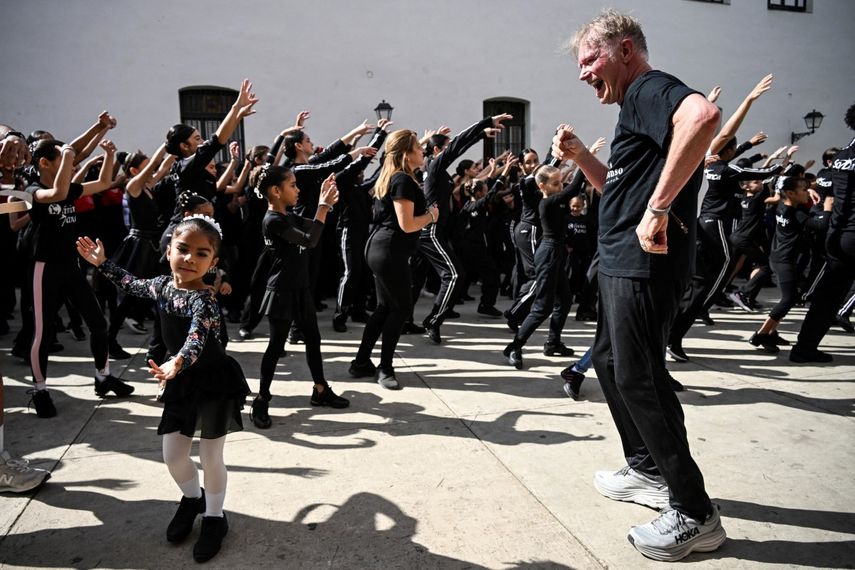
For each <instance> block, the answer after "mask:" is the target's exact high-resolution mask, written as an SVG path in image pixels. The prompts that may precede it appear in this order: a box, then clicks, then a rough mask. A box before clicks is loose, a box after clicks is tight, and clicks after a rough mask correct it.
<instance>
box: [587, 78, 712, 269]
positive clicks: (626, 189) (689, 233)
mask: <svg viewBox="0 0 855 570" xmlns="http://www.w3.org/2000/svg"><path fill="white" fill-rule="evenodd" d="M693 93H697V91H695V90H693V89H690V88H689V87H687V86H686V85H685V84H683V83H682V82H681V81H680V80H679V79H677V78H676V77H674V76H672V75H668V74H667V73H664V72H662V71H655V70H654V71H648V72H647V73H645V74H644V75H642V76H641V77H639V78H638V79H636V80H635V81H634V82H633V83H632V85H630V86H629V89H627V92H626V95H625V97H624V102H623V105H622V106H621V111H620V116H619V117H618V124H617V127H616V128H615V136H614V140H613V141H612V146H611V156H610V157H609V171H608V175H607V177H606V183H605V187H604V188H603V195H602V200H601V202H600V218H599V226H600V229H599V253H600V269H599V270H600V271H601V272H602V273H603V274H604V275H609V276H611V277H641V278H650V277H673V278H677V279H688V278H689V277H690V276H691V274H692V271H693V270H694V263H695V224H694V220H695V216H696V214H697V211H698V209H697V203H698V190H699V189H700V186H701V179H702V175H703V170H702V168H701V166H702V165H701V163H700V162H699V163H698V167H697V169H696V170H695V173H694V174H693V175H692V176H691V178H690V179H689V181H688V182H687V183H686V185H685V186H684V187H683V189H682V190H681V191H680V193H679V195H678V196H677V198H676V199H675V200H674V202H673V203H672V204H671V213H672V216H671V217H670V219H669V220H668V253H667V255H661V254H649V253H645V252H644V251H643V250H642V249H641V244H640V243H639V242H638V236H637V235H636V233H635V229H636V227H637V226H638V223H639V222H640V221H641V218H642V216H643V215H644V212H645V209H646V208H647V203H648V201H649V200H650V197H651V196H652V195H653V190H654V189H655V187H656V184H657V182H658V181H659V176H660V175H661V173H662V168H663V167H664V166H665V157H666V156H667V154H668V147H669V146H670V144H671V131H672V126H671V116H672V115H673V114H674V111H675V110H676V109H677V107H678V106H679V104H680V102H682V101H683V99H685V98H686V97H688V96H689V95H691V94H693ZM675 216H676V217H677V218H678V219H679V220H680V221H682V223H683V224H684V226H685V228H686V231H685V232H684V231H683V230H682V229H681V228H680V225H679V224H678V223H677V221H676V220H675V219H674V217H675Z"/></svg>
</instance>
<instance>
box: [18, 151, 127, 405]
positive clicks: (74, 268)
mask: <svg viewBox="0 0 855 570" xmlns="http://www.w3.org/2000/svg"><path fill="white" fill-rule="evenodd" d="M101 146H102V148H103V149H104V151H105V158H104V162H103V164H102V166H101V176H100V178H99V179H98V180H97V181H95V182H87V183H85V184H76V183H73V182H70V180H71V171H72V162H73V160H74V155H75V151H74V149H73V148H72V147H71V146H70V145H63V144H62V143H60V142H58V141H55V140H43V141H39V143H37V145H36V146H35V149H34V151H33V160H32V161H33V166H34V167H35V169H36V171H37V172H38V175H39V179H38V180H37V181H36V182H35V183H34V184H33V185H31V186H29V187H28V188H27V192H29V193H30V194H32V196H33V208H32V210H30V218H31V219H32V222H31V223H32V224H33V226H32V228H31V231H32V235H31V248H32V251H31V257H32V266H31V271H30V276H31V284H32V291H33V297H32V299H33V322H34V325H35V326H34V329H35V332H34V334H33V341H32V345H31V348H30V366H31V367H32V371H33V383H34V384H35V389H34V391H33V392H32V397H33V400H32V401H33V405H34V406H35V408H36V415H38V417H40V418H50V417H53V416H55V415H56V408H55V407H54V404H53V401H52V399H51V396H50V393H49V392H48V390H47V384H46V383H47V364H48V359H47V353H48V346H47V342H46V341H47V340H48V339H50V338H51V336H52V329H53V325H54V321H55V317H56V312H57V309H58V308H59V304H60V302H61V301H62V300H63V299H64V298H66V297H68V298H69V299H71V301H72V302H73V303H74V306H75V307H76V308H77V309H78V310H79V311H80V313H81V315H82V316H83V319H84V320H85V321H86V326H87V327H89V333H90V336H89V343H90V347H91V349H92V356H93V357H94V359H95V393H96V394H97V395H98V396H101V397H103V396H105V395H106V394H107V392H114V393H115V394H116V395H117V396H129V395H131V394H132V393H133V391H134V388H133V386H130V385H128V384H125V383H124V382H122V381H121V380H119V379H118V378H116V377H114V376H112V375H110V368H109V361H108V359H107V323H106V321H105V319H104V315H103V313H102V312H101V307H100V306H99V305H98V301H97V300H96V298H95V293H94V292H93V291H92V287H90V286H89V283H88V282H87V281H86V277H85V276H84V275H83V273H82V272H81V271H80V266H79V265H78V262H77V256H75V255H74V241H75V239H76V238H77V233H76V231H75V222H76V211H75V209H74V201H75V200H76V199H77V198H79V197H81V196H88V195H91V194H94V193H97V192H103V191H104V190H107V189H108V188H109V187H110V186H111V184H112V171H113V159H114V156H115V153H116V147H115V146H114V145H113V143H111V142H110V141H107V140H105V141H103V142H102V143H101Z"/></svg>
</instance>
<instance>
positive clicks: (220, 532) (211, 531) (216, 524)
mask: <svg viewBox="0 0 855 570" xmlns="http://www.w3.org/2000/svg"><path fill="white" fill-rule="evenodd" d="M228 533H229V522H228V521H227V520H226V514H225V513H223V516H221V517H202V529H201V530H200V531H199V540H197V541H196V544H194V545H193V560H195V561H196V562H207V561H208V560H210V559H211V558H213V557H214V556H216V555H217V552H219V551H220V547H221V546H222V545H223V539H224V538H225V537H226V535H227V534H228Z"/></svg>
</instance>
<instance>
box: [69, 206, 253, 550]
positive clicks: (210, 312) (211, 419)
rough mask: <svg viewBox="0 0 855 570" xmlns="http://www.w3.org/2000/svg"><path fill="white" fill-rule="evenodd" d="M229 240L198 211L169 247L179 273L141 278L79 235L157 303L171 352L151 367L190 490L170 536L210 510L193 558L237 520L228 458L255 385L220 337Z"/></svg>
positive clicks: (112, 273)
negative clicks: (232, 517)
mask: <svg viewBox="0 0 855 570" xmlns="http://www.w3.org/2000/svg"><path fill="white" fill-rule="evenodd" d="M221 242H222V235H221V234H220V230H219V226H218V225H217V223H216V222H215V221H214V220H213V218H209V217H207V216H190V217H188V218H186V219H185V220H184V221H183V222H181V223H180V224H178V225H177V226H176V228H175V231H174V232H173V234H172V241H171V242H170V244H169V249H168V250H167V258H168V260H169V267H170V270H171V272H172V275H171V276H166V275H164V276H160V277H155V278H153V279H138V278H136V277H134V276H133V275H131V274H130V273H127V272H126V271H125V270H123V269H122V268H120V267H119V266H117V265H116V264H115V263H113V262H111V261H109V260H107V259H106V257H105V256H104V246H103V244H102V243H101V241H100V240H99V241H98V242H97V243H95V242H93V241H92V240H91V239H90V238H88V237H82V238H80V239H78V240H77V251H78V253H79V254H80V255H81V256H82V257H83V258H84V259H85V260H86V261H88V262H89V263H91V264H92V265H94V266H96V267H98V269H99V270H100V271H101V273H102V274H103V275H104V276H106V277H107V278H109V279H110V280H111V281H113V283H115V284H116V286H117V287H119V288H120V289H122V291H124V292H125V294H127V295H135V296H138V297H148V298H150V299H153V300H154V301H155V303H156V304H157V309H158V317H159V319H160V321H161V330H162V333H163V339H164V341H165V343H166V346H167V349H168V350H169V353H170V354H171V355H172V356H171V358H169V360H167V361H166V362H163V363H162V364H160V365H158V364H156V363H155V362H154V361H153V360H151V361H149V365H150V366H151V369H150V372H151V374H152V375H153V376H154V377H155V378H156V379H157V380H158V381H160V382H161V383H162V384H165V389H164V393H163V398H162V400H163V403H164V406H163V415H162V417H161V420H160V425H159V426H158V428H157V433H158V434H159V435H162V436H163V460H164V462H165V463H166V466H167V468H168V469H169V474H170V475H171V476H172V478H173V479H174V480H175V482H176V483H177V484H178V487H179V488H180V489H181V492H182V493H183V497H182V499H181V504H180V505H179V507H178V511H177V512H176V513H175V516H174V517H173V518H172V521H171V522H170V523H169V526H168V528H167V529H166V539H167V540H168V541H169V542H173V543H175V542H181V541H182V540H184V539H185V538H187V535H189V534H190V532H191V530H192V529H193V522H194V520H195V519H196V515H198V514H204V516H203V518H202V530H201V532H200V534H199V540H198V541H197V542H196V545H195V546H194V547H193V558H194V559H195V560H196V561H197V562H204V561H206V560H209V559H210V558H212V557H213V556H214V555H215V554H216V553H217V552H218V551H219V550H220V546H221V544H222V540H223V537H224V536H225V535H226V533H227V532H228V529H229V526H228V522H227V521H226V517H225V514H224V513H223V502H224V500H225V494H226V481H227V478H228V474H227V472H226V465H225V463H224V461H223V447H224V445H225V441H226V434H228V433H230V432H233V431H240V430H242V429H243V424H242V423H241V416H240V410H241V408H242V407H243V404H244V401H245V399H246V396H247V394H249V386H248V385H247V383H246V378H245V377H244V375H243V371H242V370H241V368H240V365H239V364H238V363H237V361H236V360H235V359H233V358H232V357H230V356H228V355H227V354H226V352H225V349H224V348H223V345H222V344H221V342H220V339H219V334H218V333H219V330H220V316H219V315H220V313H219V308H218V306H217V302H216V299H215V298H214V295H213V293H212V292H211V291H210V290H209V288H208V286H207V285H206V284H205V283H204V282H203V279H204V277H205V275H206V274H207V273H208V269H209V268H210V267H211V266H212V265H214V264H216V263H217V255H218V250H219V247H220V243H221ZM194 435H198V436H199V437H200V438H201V440H200V444H199V459H200V460H201V462H202V469H203V471H204V472H205V487H206V489H207V491H203V490H202V488H201V487H200V486H199V473H198V471H197V469H196V465H195V464H194V463H193V460H192V459H191V458H190V446H191V444H192V443H193V437H194Z"/></svg>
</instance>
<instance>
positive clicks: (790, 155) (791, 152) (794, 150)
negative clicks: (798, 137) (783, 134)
mask: <svg viewBox="0 0 855 570" xmlns="http://www.w3.org/2000/svg"><path fill="white" fill-rule="evenodd" d="M797 152H799V146H798V145H795V144H794V145H793V146H791V147H790V148H788V149H787V158H790V159H792V158H793V155H794V154H796V153H797Z"/></svg>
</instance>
